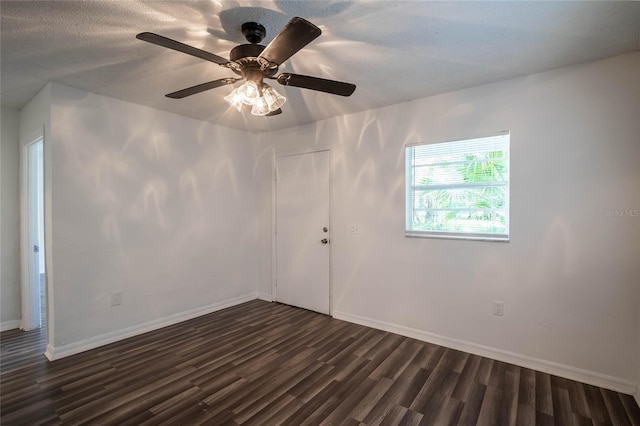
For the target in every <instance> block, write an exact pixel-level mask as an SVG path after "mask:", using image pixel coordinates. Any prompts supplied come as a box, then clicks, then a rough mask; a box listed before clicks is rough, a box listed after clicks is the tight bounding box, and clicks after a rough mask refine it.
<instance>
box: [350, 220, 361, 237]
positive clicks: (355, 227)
mask: <svg viewBox="0 0 640 426" xmlns="http://www.w3.org/2000/svg"><path fill="white" fill-rule="evenodd" d="M349 235H360V224H359V223H352V224H350V225H349Z"/></svg>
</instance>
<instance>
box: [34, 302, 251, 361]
mask: <svg viewBox="0 0 640 426" xmlns="http://www.w3.org/2000/svg"><path fill="white" fill-rule="evenodd" d="M257 298H258V294H257V293H250V294H247V295H244V296H238V297H234V298H232V299H226V300H223V301H220V302H216V303H213V304H211V305H208V306H202V307H200V308H195V309H192V310H190V311H186V312H180V313H178V314H174V315H170V316H168V317H164V318H160V319H157V320H153V321H149V322H146V323H143V324H139V325H134V326H132V327H127V328H125V329H122V330H117V331H112V332H109V333H105V334H101V335H99V336H95V337H91V338H89V339H84V340H80V341H78V342H73V343H69V344H68V345H62V346H56V347H54V346H51V345H47V351H46V352H45V356H46V357H47V358H48V359H49V361H54V360H56V359H60V358H64V357H67V356H70V355H75V354H78V353H80V352H84V351H88V350H91V349H95V348H97V347H100V346H104V345H108V344H109V343H114V342H117V341H120V340H123V339H127V338H129V337H133V336H137V335H139V334H142V333H147V332H149V331H153V330H157V329H159V328H162V327H167V326H170V325H173V324H177V323H179V322H183V321H187V320H190V319H192V318H196V317H199V316H202V315H206V314H210V313H212V312H216V311H219V310H222V309H225V308H229V307H231V306H235V305H239V304H241V303H245V302H249V301H251V300H255V299H257Z"/></svg>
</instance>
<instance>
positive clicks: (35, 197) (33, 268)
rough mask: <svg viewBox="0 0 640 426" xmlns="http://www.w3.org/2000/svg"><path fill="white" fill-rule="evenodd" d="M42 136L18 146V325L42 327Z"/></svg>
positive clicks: (43, 303) (43, 321)
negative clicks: (19, 171)
mask: <svg viewBox="0 0 640 426" xmlns="http://www.w3.org/2000/svg"><path fill="white" fill-rule="evenodd" d="M43 172H44V161H43V140H42V138H39V139H37V140H35V141H33V142H31V143H29V144H26V145H23V147H22V173H21V178H22V185H21V197H20V198H21V200H22V227H21V233H22V236H21V241H22V250H21V257H22V259H21V264H22V277H21V278H22V279H21V295H22V329H23V330H25V331H28V330H33V329H37V328H44V327H46V323H47V321H46V318H47V302H46V301H47V294H46V284H45V283H46V275H45V262H44V173H43Z"/></svg>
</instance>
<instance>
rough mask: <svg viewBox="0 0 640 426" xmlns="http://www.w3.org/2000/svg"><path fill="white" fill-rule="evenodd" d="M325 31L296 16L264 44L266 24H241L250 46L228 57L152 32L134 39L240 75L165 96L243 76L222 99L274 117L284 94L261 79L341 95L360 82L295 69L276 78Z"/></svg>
mask: <svg viewBox="0 0 640 426" xmlns="http://www.w3.org/2000/svg"><path fill="white" fill-rule="evenodd" d="M321 33H322V31H321V30H320V28H318V27H317V26H315V25H314V24H312V23H311V22H309V21H307V20H305V19H302V18H299V17H295V18H293V19H291V20H290V21H289V23H287V25H285V27H284V28H283V29H282V30H281V31H280V33H279V34H278V35H276V36H275V38H274V39H273V40H272V41H271V43H269V44H268V45H267V46H263V45H261V44H258V43H260V42H261V41H262V39H263V38H264V37H265V36H266V30H265V28H264V26H262V25H260V24H258V23H256V22H245V23H244V24H243V25H242V34H243V35H244V36H245V38H246V39H247V41H248V42H249V44H241V45H239V46H236V47H234V48H233V49H232V50H231V53H230V55H229V56H230V59H229V60H226V59H225V58H223V57H221V56H218V55H215V54H213V53H210V52H206V51H204V50H200V49H198V48H195V47H192V46H189V45H186V44H183V43H180V42H179V41H175V40H172V39H169V38H166V37H164V36H161V35H158V34H154V33H149V32H144V33H140V34H138V35H137V36H136V38H138V39H139V40H143V41H146V42H149V43H153V44H156V45H158V46H162V47H166V48H169V49H173V50H176V51H179V52H182V53H186V54H188V55H191V56H195V57H198V58H200V59H204V60H206V61H210V62H214V63H216V64H218V65H220V66H222V67H225V68H228V69H230V70H231V71H233V72H234V73H236V74H238V75H239V76H240V77H239V78H221V79H218V80H214V81H209V82H206V83H202V84H198V85H196V86H192V87H188V88H186V89H182V90H178V91H177V92H172V93H169V94H167V95H166V96H167V97H169V98H172V99H182V98H185V97H187V96H191V95H195V94H197V93H201V92H204V91H206V90H210V89H214V88H216V87H221V86H225V85H230V84H234V83H236V82H238V81H241V80H244V82H243V83H242V85H241V86H239V87H237V88H235V89H234V90H233V91H232V92H231V93H230V94H229V95H227V96H225V97H224V100H225V101H227V102H228V103H229V105H231V106H233V107H234V108H236V109H237V110H238V111H242V108H243V106H244V105H249V106H251V114H253V115H258V116H273V115H277V114H280V113H281V112H282V110H281V107H282V105H284V103H285V101H286V98H285V97H284V96H282V95H281V94H280V93H278V92H277V91H276V90H275V89H274V88H273V87H271V86H270V85H268V84H266V83H265V82H264V81H263V80H264V79H265V78H266V79H272V80H275V81H277V82H278V83H280V84H282V85H283V86H292V87H300V88H303V89H310V90H315V91H319V92H325V93H331V94H335V95H340V96H351V94H352V93H353V92H354V91H355V89H356V86H355V84H351V83H344V82H340V81H335V80H326V79H323V78H318V77H311V76H306V75H299V74H291V73H282V74H279V75H277V76H276V74H277V73H278V68H279V67H280V65H282V63H283V62H284V61H286V60H287V59H289V58H290V57H291V56H293V55H294V54H295V53H296V52H298V51H299V50H300V49H302V48H303V47H305V46H306V45H307V44H309V43H311V42H312V41H313V40H314V39H316V38H317V37H318V36H319V35H320V34H321Z"/></svg>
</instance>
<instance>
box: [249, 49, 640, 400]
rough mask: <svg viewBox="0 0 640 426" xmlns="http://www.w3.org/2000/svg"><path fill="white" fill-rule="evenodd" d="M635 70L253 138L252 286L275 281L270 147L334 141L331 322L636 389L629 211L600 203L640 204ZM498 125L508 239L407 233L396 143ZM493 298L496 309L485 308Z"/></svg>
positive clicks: (638, 266) (634, 243)
mask: <svg viewBox="0 0 640 426" xmlns="http://www.w3.org/2000/svg"><path fill="white" fill-rule="evenodd" d="M639 75H640V53H635V54H631V55H626V56H620V57H616V58H612V59H608V60H604V61H599V62H594V63H590V64H586V65H582V66H577V67H571V68H565V69H560V70H555V71H551V72H547V73H542V74H536V75H531V76H528V77H525V78H519V79H515V80H510V81H504V82H500V83H496V84H491V85H485V86H481V87H476V88H471V89H466V90H461V91H457V92H452V93H447V94H443V95H439V96H434V97H430V98H426V99H421V100H417V101H414V102H409V103H404V104H400V105H394V106H390V107H386V108H381V109H378V110H372V111H368V112H364V113H358V114H353V115H349V116H345V117H340V118H336V119H332V120H326V121H323V122H319V123H315V124H310V125H306V126H301V127H298V128H295V129H286V130H283V131H279V132H272V133H269V134H265V135H262V136H260V138H261V140H262V145H261V146H262V150H261V151H260V152H259V153H258V158H259V159H260V164H259V165H258V170H260V173H262V175H263V176H264V177H263V179H262V182H263V184H262V188H261V189H260V193H261V194H262V195H261V198H260V204H261V213H260V216H259V223H260V230H261V238H262V239H263V241H266V242H264V243H262V244H263V256H262V258H261V262H260V265H261V277H262V278H261V280H260V283H261V287H260V291H261V292H270V290H271V289H270V285H271V284H270V280H269V278H270V274H271V268H270V265H271V263H270V256H271V252H270V251H266V250H265V249H264V248H265V247H270V244H271V243H270V241H271V229H270V224H271V220H270V217H271V200H272V197H271V182H270V179H269V173H270V167H271V166H270V161H271V159H270V157H271V155H272V152H273V151H274V150H275V151H276V152H284V151H291V150H301V149H305V148H308V147H313V146H324V145H330V146H331V150H332V159H333V160H332V173H333V176H332V179H333V224H334V226H333V233H332V242H333V243H334V244H333V246H332V247H333V253H334V263H333V309H334V314H335V315H336V316H339V317H343V318H351V319H352V320H363V321H364V322H369V323H373V322H372V321H378V323H377V324H379V325H382V326H389V325H392V326H401V327H405V328H404V330H410V331H412V332H417V334H418V335H424V336H427V337H429V336H430V337H432V338H437V337H438V336H439V337H443V338H444V341H446V342H461V343H463V344H464V345H466V346H467V347H472V348H476V349H482V348H483V347H488V348H489V349H490V350H491V351H493V353H495V354H500V353H502V354H507V355H509V356H515V357H516V358H518V359H520V360H521V361H526V360H529V361H534V364H536V365H538V366H540V365H547V366H556V367H560V369H561V370H562V369H563V368H564V371H565V372H570V371H573V372H576V373H577V374H578V376H579V377H580V378H581V379H583V380H589V381H591V382H599V383H602V384H604V385H607V383H609V384H611V386H614V387H617V388H619V389H627V390H628V391H629V392H631V390H629V389H632V388H633V385H634V383H636V381H637V380H638V344H639V341H638V339H639V324H638V310H639V302H638V301H639V295H638V291H639V290H638V283H639V282H640V262H638V259H639V256H640V219H639V218H638V217H632V216H625V217H609V216H607V215H606V214H605V211H606V210H625V209H640V191H639V190H638V188H639V184H640V167H638V159H640V143H639V141H638V135H640V127H639V124H638V123H639V122H640V121H639V120H638V117H640V108H639V104H638V102H639V99H640V84H638V76H639ZM425 84H428V82H425ZM358 90H366V89H365V88H359V89H358ZM319 96H322V95H319ZM502 130H510V131H511V242H509V243H491V242H475V241H459V240H458V241H447V240H438V239H419V238H406V237H404V232H403V230H404V228H403V226H404V217H405V215H404V163H403V162H404V144H406V143H415V142H423V141H424V142H437V141H446V140H450V139H455V138H465V137H474V136H484V135H488V134H492V133H496V132H499V131H502ZM350 223H359V224H360V227H361V230H362V234H361V235H360V236H349V235H348V234H347V227H348V225H349V224H350ZM494 300H500V301H503V302H504V306H505V308H504V309H505V315H504V317H496V316H493V315H492V302H493V301H494ZM420 333H422V334H420ZM414 334H416V333H414ZM464 345H463V346H464ZM480 352H482V351H480ZM565 367H566V368H565ZM581 374H582V375H581ZM587 376H589V377H587Z"/></svg>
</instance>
